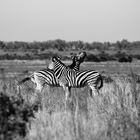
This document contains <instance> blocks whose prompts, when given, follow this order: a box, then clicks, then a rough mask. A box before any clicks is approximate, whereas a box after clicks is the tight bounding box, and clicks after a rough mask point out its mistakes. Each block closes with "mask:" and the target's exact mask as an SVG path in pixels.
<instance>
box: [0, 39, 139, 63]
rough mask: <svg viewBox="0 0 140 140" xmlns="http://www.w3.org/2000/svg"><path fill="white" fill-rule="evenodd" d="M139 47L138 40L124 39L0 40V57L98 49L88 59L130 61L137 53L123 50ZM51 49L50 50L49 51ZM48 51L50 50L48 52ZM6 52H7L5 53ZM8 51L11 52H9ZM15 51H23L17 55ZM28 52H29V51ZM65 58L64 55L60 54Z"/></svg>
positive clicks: (26, 57) (36, 56)
mask: <svg viewBox="0 0 140 140" xmlns="http://www.w3.org/2000/svg"><path fill="white" fill-rule="evenodd" d="M139 48H140V41H134V42H129V41H128V40H126V39H123V40H121V41H116V42H115V43H112V42H103V43H102V42H92V43H88V42H83V41H69V42H68V41H65V40H60V39H57V40H48V41H43V42H36V41H34V42H22V41H13V42H4V41H0V50H2V51H3V52H4V53H3V54H2V53H1V54H0V59H15V58H16V59H47V58H49V57H50V56H51V55H54V53H53V51H54V50H56V51H59V52H63V51H81V50H82V51H91V52H94V51H98V52H99V53H98V54H94V53H91V54H90V53H89V55H88V58H87V60H88V61H95V62H99V61H108V60H118V61H120V62H121V61H122V62H123V61H124V62H127V61H128V62H131V61H132V58H136V59H140V55H139V52H138V54H127V53H125V52H123V50H129V51H131V50H134V49H136V50H137V49H139ZM50 50H52V51H50ZM109 50H110V51H113V52H116V53H115V54H108V53H106V51H109ZM49 51H50V52H49ZM6 52H7V53H6ZM9 52H12V54H10V53H9ZM17 52H23V53H24V54H23V55H19V54H18V53H17ZM29 52H30V53H29ZM62 57H64V59H66V58H67V57H66V56H62Z"/></svg>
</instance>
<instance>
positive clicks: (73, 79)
mask: <svg viewBox="0 0 140 140" xmlns="http://www.w3.org/2000/svg"><path fill="white" fill-rule="evenodd" d="M48 67H49V69H52V70H54V74H55V76H56V78H57V79H58V82H59V84H60V86H62V87H63V89H64V91H65V94H66V97H65V100H66V101H67V99H68V97H70V95H71V94H70V91H69V88H71V87H73V88H81V87H85V86H89V87H90V89H91V92H92V93H90V95H91V96H93V94H95V95H96V94H99V91H98V90H99V89H100V88H102V87H103V78H102V76H101V74H100V73H99V72H97V71H95V70H83V71H74V70H72V69H68V68H67V66H66V65H65V64H64V63H62V62H61V61H60V60H59V59H58V58H57V57H52V62H51V63H50V64H49V66H48Z"/></svg>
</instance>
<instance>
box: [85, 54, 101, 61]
mask: <svg viewBox="0 0 140 140" xmlns="http://www.w3.org/2000/svg"><path fill="white" fill-rule="evenodd" d="M86 61H91V62H100V59H99V58H98V57H97V56H96V55H94V54H88V55H87V58H86Z"/></svg>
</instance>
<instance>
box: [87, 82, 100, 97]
mask: <svg viewBox="0 0 140 140" xmlns="http://www.w3.org/2000/svg"><path fill="white" fill-rule="evenodd" d="M89 87H90V89H91V90H90V96H91V97H93V95H94V96H96V95H99V91H98V89H97V88H96V87H95V86H93V85H90V86H89Z"/></svg>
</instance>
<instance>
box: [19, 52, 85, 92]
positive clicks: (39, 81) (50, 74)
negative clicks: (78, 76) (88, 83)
mask: <svg viewBox="0 0 140 140" xmlns="http://www.w3.org/2000/svg"><path fill="white" fill-rule="evenodd" d="M85 57H86V52H80V53H79V54H78V55H75V56H73V58H72V64H71V65H69V66H67V69H73V70H74V71H78V70H79V67H80V64H81V63H82V62H83V61H84V59H85ZM28 80H31V81H32V82H33V83H34V84H35V85H36V88H35V89H36V91H39V92H41V91H42V89H43V87H44V86H45V85H47V86H48V87H60V85H59V82H58V79H57V78H56V76H55V74H54V71H53V70H51V69H49V68H47V69H43V70H39V71H35V72H33V73H32V74H31V75H30V76H28V77H26V78H24V79H23V80H21V81H19V85H21V84H23V83H24V82H26V81H28ZM69 90H70V88H69Z"/></svg>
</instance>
